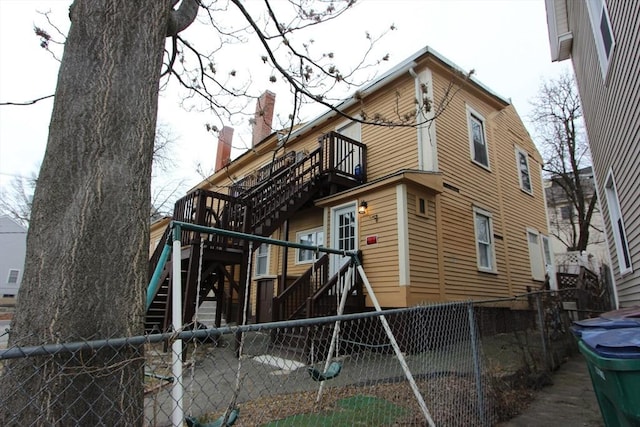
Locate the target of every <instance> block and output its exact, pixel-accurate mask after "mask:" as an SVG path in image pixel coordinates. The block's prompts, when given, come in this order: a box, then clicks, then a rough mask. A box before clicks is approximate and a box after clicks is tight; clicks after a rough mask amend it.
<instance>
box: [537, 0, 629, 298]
mask: <svg viewBox="0 0 640 427" xmlns="http://www.w3.org/2000/svg"><path fill="white" fill-rule="evenodd" d="M545 3H546V7H547V24H548V29H549V41H550V46H551V59H552V61H562V60H565V59H569V58H570V59H571V62H572V64H573V69H574V71H575V75H576V81H577V83H578V91H579V92H580V101H581V104H582V111H583V114H584V122H585V125H586V129H587V135H588V138H589V147H590V149H591V160H592V164H593V171H594V176H595V182H596V192H597V193H598V199H599V200H600V202H601V203H600V207H601V208H602V211H601V212H602V216H603V218H604V224H605V233H606V238H607V246H608V249H609V255H610V258H611V269H612V272H613V278H614V281H615V291H616V292H615V293H616V302H617V304H618V305H619V306H620V307H631V306H634V305H638V304H640V232H639V230H640V186H639V185H638V183H639V182H640V132H639V131H638V129H640V109H639V108H638V105H640V85H638V76H639V75H640V55H639V54H638V46H639V39H638V34H639V31H638V28H639V27H638V23H639V22H640V1H636V0H588V1H584V0H583V1H573V0H545Z"/></svg>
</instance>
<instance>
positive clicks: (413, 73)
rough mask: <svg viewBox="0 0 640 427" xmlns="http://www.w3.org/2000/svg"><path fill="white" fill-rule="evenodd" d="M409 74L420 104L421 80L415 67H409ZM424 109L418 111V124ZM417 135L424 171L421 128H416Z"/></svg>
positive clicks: (420, 164)
mask: <svg viewBox="0 0 640 427" xmlns="http://www.w3.org/2000/svg"><path fill="white" fill-rule="evenodd" d="M409 74H411V77H413V80H414V87H415V93H416V94H415V95H416V101H417V102H419V100H420V98H421V94H420V78H419V77H418V74H417V73H416V71H415V70H414V69H413V67H409ZM422 118H423V117H422V108H418V109H417V111H416V120H418V123H420V122H421V121H422V120H421V119H422ZM416 133H417V134H418V169H419V170H424V161H423V159H424V153H423V152H422V151H423V150H422V143H423V142H424V141H423V137H422V131H421V130H420V127H416Z"/></svg>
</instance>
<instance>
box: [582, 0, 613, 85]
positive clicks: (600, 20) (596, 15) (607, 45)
mask: <svg viewBox="0 0 640 427" xmlns="http://www.w3.org/2000/svg"><path fill="white" fill-rule="evenodd" d="M587 10H588V11H589V19H590V20H591V29H592V30H593V37H594V40H595V44H596V52H597V53H598V61H599V62H600V71H602V78H603V79H606V77H607V71H608V70H609V63H610V62H611V55H612V54H613V48H614V47H615V45H616V42H615V39H614V37H613V29H612V27H611V20H610V19H609V11H608V10H607V4H606V3H605V1H604V0H588V1H587Z"/></svg>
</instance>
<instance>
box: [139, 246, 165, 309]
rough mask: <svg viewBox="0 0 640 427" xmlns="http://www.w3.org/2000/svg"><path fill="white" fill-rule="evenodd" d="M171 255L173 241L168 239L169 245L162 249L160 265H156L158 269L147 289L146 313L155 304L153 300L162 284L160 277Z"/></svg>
mask: <svg viewBox="0 0 640 427" xmlns="http://www.w3.org/2000/svg"><path fill="white" fill-rule="evenodd" d="M170 253H171V241H170V239H167V243H165V245H164V248H162V253H161V254H160V259H158V264H157V265H156V269H155V270H153V276H151V281H149V286H148V287H147V306H146V309H145V311H147V310H149V307H151V303H152V302H153V298H154V297H155V296H156V293H157V292H158V285H159V284H160V283H159V282H160V276H161V275H162V269H164V265H165V264H166V263H167V259H169V254H170Z"/></svg>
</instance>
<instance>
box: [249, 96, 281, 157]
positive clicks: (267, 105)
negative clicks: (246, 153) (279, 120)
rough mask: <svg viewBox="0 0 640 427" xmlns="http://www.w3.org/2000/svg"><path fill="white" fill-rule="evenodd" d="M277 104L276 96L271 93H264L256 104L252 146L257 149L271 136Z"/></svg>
mask: <svg viewBox="0 0 640 427" xmlns="http://www.w3.org/2000/svg"><path fill="white" fill-rule="evenodd" d="M275 104H276V94H275V93H273V92H270V91H266V92H264V93H263V94H262V95H260V98H258V102H257V103H256V113H255V115H254V117H253V120H254V124H253V138H252V139H251V146H252V147H255V146H256V144H258V143H259V142H260V141H262V140H263V139H264V138H266V137H267V136H269V135H271V124H272V122H273V109H274V106H275Z"/></svg>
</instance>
